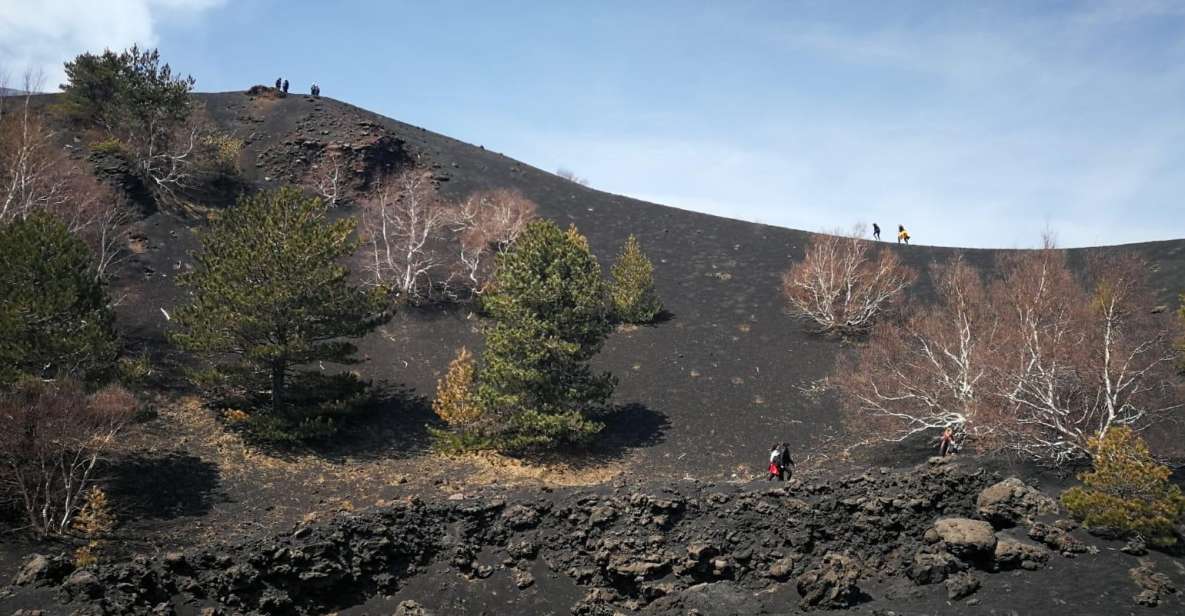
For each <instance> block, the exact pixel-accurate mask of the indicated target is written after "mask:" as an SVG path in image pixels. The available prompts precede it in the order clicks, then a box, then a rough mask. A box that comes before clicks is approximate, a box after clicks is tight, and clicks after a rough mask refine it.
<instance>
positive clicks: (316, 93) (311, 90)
mask: <svg viewBox="0 0 1185 616" xmlns="http://www.w3.org/2000/svg"><path fill="white" fill-rule="evenodd" d="M309 94H312V95H313V96H320V95H321V88H318V87H317V84H315V83H314V84H313V87H311V88H309Z"/></svg>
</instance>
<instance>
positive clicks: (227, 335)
mask: <svg viewBox="0 0 1185 616" xmlns="http://www.w3.org/2000/svg"><path fill="white" fill-rule="evenodd" d="M353 231H354V221H353V220H351V219H342V220H338V221H336V222H333V221H330V220H328V219H327V218H326V206H325V204H324V203H322V202H321V200H320V199H316V198H310V197H305V196H304V195H302V194H301V192H300V191H299V190H297V189H295V188H281V189H278V190H274V191H269V192H263V193H259V194H256V195H252V196H248V197H243V198H242V199H240V201H239V204H238V206H237V207H235V208H232V209H231V210H229V211H227V212H226V213H225V215H224V216H223V217H222V218H221V219H219V220H218V221H216V222H215V223H214V224H213V226H212V228H211V229H210V230H208V231H207V232H205V233H203V234H202V236H201V241H202V250H201V252H200V253H199V254H197V255H196V264H195V268H194V271H193V272H191V273H189V274H186V275H184V276H182V277H181V280H180V284H181V285H183V286H184V287H186V288H188V289H189V290H190V294H191V297H190V301H189V303H188V304H186V305H185V306H183V307H181V308H180V309H179V310H178V311H177V315H176V322H177V329H176V331H174V332H173V334H172V339H173V340H174V341H175V342H176V343H177V344H179V345H180V346H181V347H183V348H185V349H187V350H189V351H192V352H195V353H198V354H200V355H202V356H204V357H205V358H206V359H207V360H209V361H210V362H211V364H212V365H213V370H212V375H213V376H214V377H215V378H216V380H218V381H219V382H227V383H230V384H232V385H236V386H239V387H242V388H244V389H245V390H246V391H247V392H248V393H257V392H261V391H269V390H270V401H271V410H272V413H273V414H274V415H276V416H279V415H281V414H282V413H283V412H284V410H285V402H286V400H285V394H286V392H287V389H288V387H289V381H290V380H291V377H293V376H294V374H295V370H296V369H297V368H299V367H300V366H303V365H307V364H310V363H312V362H318V361H328V362H335V363H339V364H345V363H353V362H354V361H356V360H355V359H354V352H355V350H356V349H355V347H354V345H353V344H350V343H349V342H347V341H346V340H345V339H347V338H359V337H361V336H363V335H365V334H366V333H368V332H370V331H372V330H373V329H374V328H375V327H377V326H378V325H380V324H381V323H382V322H384V321H385V319H386V318H387V315H386V311H385V307H386V303H385V300H384V299H383V294H382V293H379V292H364V291H363V290H361V289H359V288H358V287H355V286H353V285H351V284H350V281H349V271H348V269H347V268H346V267H345V266H343V265H342V264H341V263H340V261H341V260H342V259H343V258H345V257H348V256H349V255H351V254H353V252H354V250H355V249H356V248H357V240H356V239H355V238H354V237H353V235H352V234H353Z"/></svg>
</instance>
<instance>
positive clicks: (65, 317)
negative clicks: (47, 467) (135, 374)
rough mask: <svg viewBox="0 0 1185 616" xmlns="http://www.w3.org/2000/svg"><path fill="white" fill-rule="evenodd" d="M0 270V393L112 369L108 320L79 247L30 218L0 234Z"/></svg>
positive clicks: (41, 218) (45, 220) (43, 219)
mask: <svg viewBox="0 0 1185 616" xmlns="http://www.w3.org/2000/svg"><path fill="white" fill-rule="evenodd" d="M0 263H3V265H2V266H0V385H4V384H9V383H11V382H12V381H13V380H14V379H17V378H19V377H20V376H21V375H30V376H34V377H37V378H59V377H62V376H67V375H74V376H82V377H97V376H100V375H101V374H102V373H104V372H106V371H107V370H108V369H109V368H111V366H112V364H113V362H114V361H115V357H116V355H117V353H118V347H117V344H116V335H115V329H114V325H113V315H112V312H111V309H110V307H109V305H108V300H107V296H106V294H105V293H104V291H103V286H102V284H101V283H100V282H99V280H98V277H97V276H96V275H95V270H94V258H93V256H92V255H91V253H90V250H89V249H88V248H87V247H86V244H84V243H83V242H82V240H80V239H79V238H77V237H75V236H73V235H71V234H70V232H69V231H68V230H67V229H66V226H65V225H64V224H62V223H61V222H60V221H59V220H57V219H56V218H54V217H53V216H51V215H49V214H45V213H35V214H33V215H31V216H29V217H28V218H26V219H25V220H19V221H16V222H13V223H11V224H9V225H8V226H6V227H3V228H0Z"/></svg>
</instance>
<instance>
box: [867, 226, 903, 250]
mask: <svg viewBox="0 0 1185 616" xmlns="http://www.w3.org/2000/svg"><path fill="white" fill-rule="evenodd" d="M872 237H873V239H875V240H876V241H878V242H879V241H880V240H881V226H880V225H878V224H876V223H875V222H874V223H872ZM902 242H904V243H905V244H906V245H909V231H906V230H905V225H897V243H898V244H900V243H902Z"/></svg>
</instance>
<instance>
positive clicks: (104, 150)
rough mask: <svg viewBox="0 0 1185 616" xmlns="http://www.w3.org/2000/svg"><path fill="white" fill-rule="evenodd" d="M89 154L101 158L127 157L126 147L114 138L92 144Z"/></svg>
mask: <svg viewBox="0 0 1185 616" xmlns="http://www.w3.org/2000/svg"><path fill="white" fill-rule="evenodd" d="M90 148H91V153H93V154H98V155H101V156H127V146H125V145H124V143H123V142H122V141H120V140H119V139H116V138H115V137H108V138H107V139H103V140H102V141H96V142H95V143H92V144H91V146H90Z"/></svg>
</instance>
